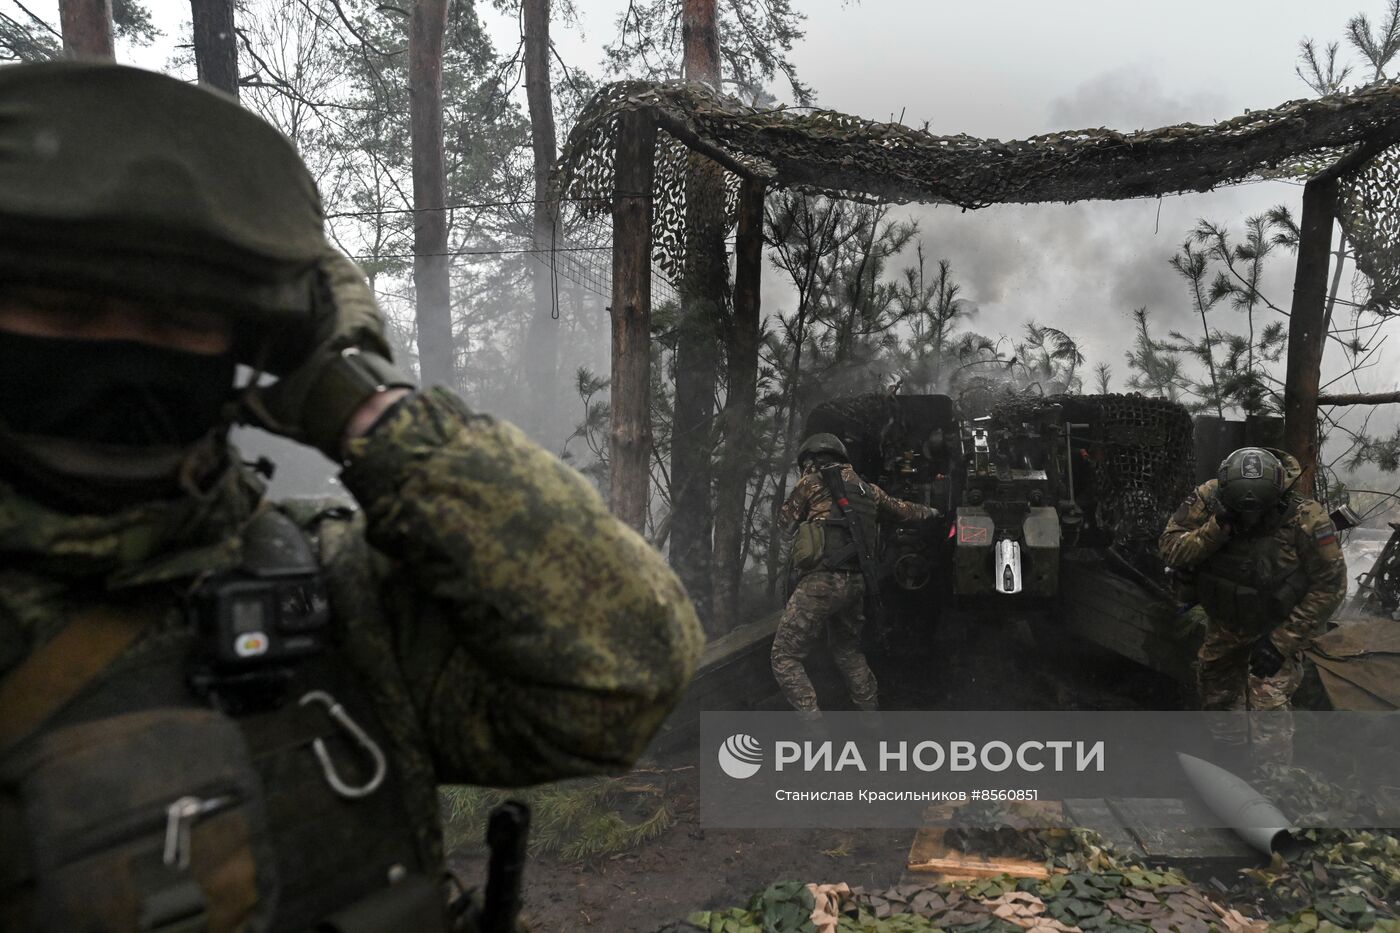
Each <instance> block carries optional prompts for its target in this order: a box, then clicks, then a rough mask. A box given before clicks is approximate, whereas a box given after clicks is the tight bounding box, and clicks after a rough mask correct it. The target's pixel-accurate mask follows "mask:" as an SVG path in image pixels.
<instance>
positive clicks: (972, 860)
mask: <svg viewBox="0 0 1400 933" xmlns="http://www.w3.org/2000/svg"><path fill="white" fill-rule="evenodd" d="M961 806H962V805H961V804H937V805H934V806H931V807H929V808H928V809H927V810H925V811H924V818H925V820H926V821H927V822H926V823H925V825H923V826H921V827H919V829H918V830H917V831H916V832H915V833H914V840H913V842H911V843H910V845H909V856H908V858H906V859H905V862H904V868H905V871H906V872H907V873H914V874H917V875H919V876H920V877H926V876H928V875H934V876H937V877H939V878H943V879H947V880H949V881H967V880H971V879H974V878H994V877H997V876H998V875H1011V876H1013V877H1016V878H1039V879H1044V878H1049V877H1050V872H1049V870H1048V869H1047V868H1046V867H1045V863H1044V862H1043V861H1036V860H1033V859H1027V858H1015V857H1011V856H1006V855H981V854H974V853H969V852H962V851H960V850H958V849H955V848H953V847H952V846H951V845H949V844H948V840H947V834H948V828H949V827H948V825H947V824H948V823H949V822H950V821H951V820H952V819H953V818H955V817H956V816H957V811H958V809H960V807H961ZM1027 810H1036V811H1040V812H1043V813H1045V814H1046V816H1047V817H1048V818H1052V819H1053V818H1058V817H1059V815H1060V813H1061V812H1062V811H1061V807H1060V804H1059V803H1057V802H1055V801H1052V800H1041V801H1035V802H1033V803H1031V804H1021V805H1019V806H1018V812H1021V813H1025V812H1026V811H1027Z"/></svg>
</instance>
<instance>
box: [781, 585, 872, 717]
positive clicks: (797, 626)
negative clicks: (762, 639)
mask: <svg viewBox="0 0 1400 933" xmlns="http://www.w3.org/2000/svg"><path fill="white" fill-rule="evenodd" d="M864 604H865V581H864V580H863V579H862V578H861V575H860V574H859V573H851V572H848V571H844V570H817V571H813V572H812V573H809V574H807V575H806V576H804V577H803V578H802V579H801V580H799V581H798V582H797V589H795V590H793V593H792V596H791V597H789V598H788V601H787V606H785V607H784V608H783V615H782V618H781V619H780V620H779V621H778V630H777V632H776V633H775V634H774V635H773V653H772V662H773V676H774V678H776V679H777V681H778V686H779V687H780V688H781V689H782V691H783V696H785V697H786V698H787V701H788V703H789V704H791V706H792V708H793V709H795V710H797V711H798V712H803V713H812V712H816V710H817V692H816V690H815V689H813V687H812V680H811V678H810V677H808V676H807V669H806V668H805V667H804V666H803V663H802V662H803V661H804V660H806V658H807V655H808V654H810V653H811V651H812V649H813V648H815V647H816V646H817V645H819V644H820V643H821V641H822V636H823V635H825V636H826V639H827V644H828V645H829V646H830V649H831V656H832V658H833V659H834V660H835V661H836V669H837V670H839V671H840V672H841V677H842V679H844V680H845V681H846V689H847V691H849V692H850V694H851V699H852V700H853V701H854V702H855V704H856V708H857V709H875V707H876V705H877V700H878V690H879V685H878V684H877V683H876V680H875V674H874V673H873V672H872V671H871V670H870V664H869V663H868V662H867V661H866V660H865V655H864V654H862V653H861V650H860V631H861V628H862V627H863V626H864V624H865V605H864Z"/></svg>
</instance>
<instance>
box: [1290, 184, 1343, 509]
mask: <svg viewBox="0 0 1400 933" xmlns="http://www.w3.org/2000/svg"><path fill="white" fill-rule="evenodd" d="M1337 189H1338V181H1337V179H1336V177H1335V176H1327V177H1318V178H1314V179H1312V180H1311V181H1309V182H1308V183H1307V185H1306V186H1304V188H1303V216H1302V218H1301V220H1300V222H1299V225H1298V227H1299V236H1298V265H1297V269H1296V271H1295V272H1294V276H1293V305H1292V308H1291V310H1290V318H1289V321H1288V369H1287V372H1286V375H1285V383H1284V390H1283V418H1284V421H1283V446H1284V448H1285V449H1286V450H1287V451H1288V452H1289V453H1291V454H1293V456H1295V457H1297V458H1298V462H1299V463H1300V464H1301V465H1302V467H1303V475H1302V477H1301V478H1300V479H1299V481H1298V488H1299V489H1301V490H1303V492H1304V495H1307V494H1308V493H1309V492H1311V490H1312V488H1313V476H1314V473H1315V471H1316V469H1317V406H1318V385H1319V383H1320V381H1321V373H1322V349H1323V346H1324V345H1325V344H1326V341H1327V320H1326V315H1327V267H1328V262H1329V260H1330V258H1331V256H1330V253H1331V251H1332V224H1333V221H1334V220H1335V218H1336V214H1337Z"/></svg>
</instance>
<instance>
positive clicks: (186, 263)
mask: <svg viewBox="0 0 1400 933" xmlns="http://www.w3.org/2000/svg"><path fill="white" fill-rule="evenodd" d="M0 113H3V119H0V281H2V282H3V284H4V287H5V288H7V289H11V288H15V287H24V286H30V287H40V288H53V287H58V288H62V289H65V290H68V291H76V292H84V293H90V294H100V295H103V296H106V297H117V298H126V299H130V300H134V301H140V302H142V303H143V304H145V305H147V306H155V307H159V306H162V305H164V306H168V307H171V308H179V307H187V308H198V309H200V310H206V311H207V310H213V311H216V312H219V313H222V314H225V315H227V316H228V317H229V319H230V320H231V322H232V323H233V330H234V341H235V353H236V355H237V357H238V359H239V361H240V362H245V363H254V364H256V365H258V366H259V367H260V368H264V369H267V370H268V371H270V372H274V373H281V372H284V371H286V370H287V369H289V368H291V367H293V366H295V365H297V363H299V362H300V360H301V358H302V356H304V354H305V353H306V352H307V351H308V350H309V349H310V346H311V342H312V341H313V340H314V334H313V333H312V330H313V311H314V304H315V302H316V300H317V292H318V290H319V289H320V288H321V285H320V281H319V280H320V276H321V272H320V264H321V262H322V261H323V260H324V259H325V257H326V254H327V252H328V246H327V241H326V238H325V234H324V230H323V217H322V208H321V200H320V195H319V194H318V193H317V191H316V185H315V182H314V181H313V179H312V178H311V175H310V173H308V172H307V170H306V167H305V166H304V165H303V163H302V161H301V159H300V157H299V156H298V155H297V152H296V150H295V148H294V147H293V146H292V144H291V143H290V142H289V141H288V140H287V139H286V137H284V136H283V135H282V134H281V133H279V132H278V131H277V130H276V129H274V128H273V127H272V126H271V125H270V124H268V123H267V122H266V121H264V120H262V119H261V118H259V117H258V116H256V115H255V114H253V113H251V112H249V111H247V110H246V109H244V108H243V107H240V106H239V105H238V103H237V102H236V101H234V100H233V99H232V98H230V97H227V96H226V95H223V94H220V93H218V92H216V91H212V90H209V89H206V88H203V87H197V86H193V85H189V84H186V83H184V82H182V81H177V80H175V79H172V78H169V77H167V76H165V75H161V74H157V73H155V72H151V71H145V70H143V69H139V68H131V67H125V66H121V65H115V64H110V63H100V62H46V63H41V64H32V65H16V66H11V67H8V68H4V69H0Z"/></svg>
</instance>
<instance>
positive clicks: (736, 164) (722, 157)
mask: <svg viewBox="0 0 1400 933" xmlns="http://www.w3.org/2000/svg"><path fill="white" fill-rule="evenodd" d="M648 112H649V113H650V114H651V117H652V119H653V120H655V121H656V125H657V126H659V127H661V128H662V129H663V130H665V131H666V132H668V133H670V134H671V135H672V136H674V137H676V138H677V139H679V140H680V141H681V142H683V143H685V144H686V146H688V147H689V148H690V149H692V150H693V151H695V152H698V153H700V154H701V155H702V156H705V157H706V158H708V159H709V160H710V161H712V162H718V163H719V164H720V165H722V166H724V167H725V168H727V169H729V171H731V172H733V173H734V174H735V175H738V176H739V177H740V178H744V179H750V180H753V181H766V180H767V179H766V178H765V177H764V176H762V175H760V174H758V173H757V172H755V171H754V170H753V169H751V168H749V167H748V166H747V165H745V164H744V163H743V162H740V161H739V160H738V159H736V158H735V157H734V156H733V155H731V154H730V153H729V151H728V150H726V149H721V148H720V147H719V146H716V145H715V144H714V143H712V142H710V141H709V140H707V139H705V138H704V137H702V136H700V135H699V134H698V133H696V132H695V131H694V130H692V129H691V128H690V127H689V126H686V124H685V123H684V121H682V120H678V119H677V118H675V117H673V116H671V115H670V114H669V113H666V112H664V111H660V110H655V111H648Z"/></svg>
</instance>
